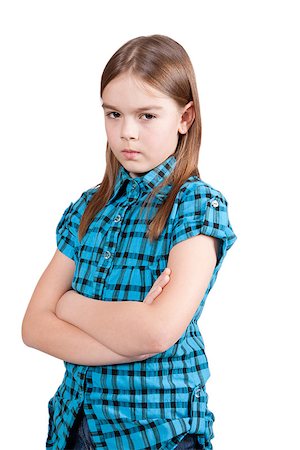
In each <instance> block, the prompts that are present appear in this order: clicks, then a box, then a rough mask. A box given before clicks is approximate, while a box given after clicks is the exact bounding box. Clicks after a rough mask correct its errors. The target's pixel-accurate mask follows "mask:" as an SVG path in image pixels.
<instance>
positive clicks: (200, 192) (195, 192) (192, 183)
mask: <svg viewBox="0 0 300 450" xmlns="http://www.w3.org/2000/svg"><path fill="white" fill-rule="evenodd" d="M180 193H181V195H182V197H181V200H184V199H185V198H186V197H187V196H188V197H189V198H190V197H191V196H195V198H199V197H203V198H206V199H212V198H215V197H217V198H219V199H221V200H223V202H224V203H225V204H226V205H227V200H226V198H225V196H224V194H223V193H222V192H221V191H220V190H219V189H217V188H216V187H215V186H213V185H212V184H210V183H208V182H207V181H204V180H202V179H201V178H199V177H198V176H197V175H192V176H190V177H189V178H188V179H187V180H186V181H185V183H184V184H183V185H182V186H181V189H180Z"/></svg>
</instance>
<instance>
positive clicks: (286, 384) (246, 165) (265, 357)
mask: <svg viewBox="0 0 300 450" xmlns="http://www.w3.org/2000/svg"><path fill="white" fill-rule="evenodd" d="M296 7H297V2H296V1H295V2H292V1H286V0H285V1H281V2H279V1H272V2H271V1H262V0H260V1H251V2H241V1H230V0H227V1H214V2H209V1H206V2H204V1H199V0H198V1H189V2H181V1H175V0H172V1H166V0H165V1H163V2H162V1H155V0H152V1H151V2H137V1H130V2H124V1H116V0H115V1H114V2H111V3H108V2H100V1H87V2H83V1H82V2H79V1H74V0H72V1H70V0H63V1H58V0H52V1H51V2H50V1H33V0H27V1H26V2H21V1H6V2H2V3H1V7H0V8H1V9H0V17H1V18H0V38H1V67H2V68H1V72H0V77H1V83H0V90H1V103H0V108H1V111H0V114H1V135H0V139H1V142H0V145H1V160H2V163H1V207H2V208H1V209H2V214H1V216H2V220H1V228H2V230H1V237H2V245H1V250H2V270H1V273H2V275H3V278H2V314H1V343H2V362H1V386H2V395H1V406H2V408H1V415H2V419H1V425H2V427H1V428H2V432H1V441H2V445H3V442H5V440H6V439H7V444H6V446H5V447H3V448H9V449H15V448H20V449H21V448H22V450H41V449H44V448H45V440H46V434H47V427H48V411H47V402H48V400H49V399H50V397H52V395H53V394H54V392H55V391H56V389H57V387H58V385H59V384H60V383H61V381H62V377H63V373H64V366H63V362H62V361H61V360H59V359H56V358H53V357H51V356H49V355H47V354H46V353H43V352H39V351H37V350H34V349H32V348H29V347H26V346H25V345H24V344H23V342H22V339H21V323H22V319H23V316H24V313H25V310H26V307H27V305H28V302H29V300H30V298H31V295H32V292H33V290H34V287H35V285H36V283H37V281H38V279H39V277H40V275H41V274H42V272H43V270H44V269H45V267H46V265H47V264H48V263H49V261H50V259H51V258H52V256H53V254H54V252H55V249H56V242H55V227H56V225H57V222H58V220H59V219H60V217H61V214H62V212H63V211H64V209H65V208H66V207H67V206H68V205H69V203H70V202H71V201H74V200H76V199H77V198H78V197H79V195H80V194H81V193H82V192H83V191H84V190H86V189H88V188H89V187H92V186H95V185H96V184H97V183H99V182H100V181H101V179H102V177H103V174H104V164H105V145H106V135H105V128H104V119H103V113H102V111H101V108H100V98H99V90H100V77H101V73H102V71H103V69H104V66H105V64H106V63H107V61H108V59H109V58H110V57H111V56H112V54H113V53H114V52H115V51H116V50H117V49H118V48H119V47H120V46H121V45H122V44H123V43H125V42H126V41H128V40H129V39H131V38H134V37H137V36H140V35H150V34H155V33H159V34H165V35H168V36H170V37H172V38H173V39H175V40H177V41H178V42H179V43H180V44H181V45H183V47H184V48H185V49H186V51H187V52H188V54H189V55H190V58H191V60H192V63H193V66H194V69H195V72H196V76H197V83H198V90H199V96H200V105H201V113H202V121H203V139H202V145H201V149H200V159H199V161H200V162H199V170H200V173H201V177H202V179H204V181H207V182H208V183H210V184H211V185H212V186H214V187H215V188H217V189H219V190H220V191H221V192H222V193H223V194H224V195H225V197H226V198H227V199H228V203H229V215H230V220H231V224H232V227H233V229H234V231H235V233H236V235H237V236H238V240H237V241H236V243H235V244H234V246H233V247H232V249H231V250H230V251H229V252H228V254H227V257H226V258H225V260H224V263H223V267H222V268H221V270H220V272H219V275H218V279H217V281H216V284H215V286H214V287H213V289H212V291H211V292H210V294H209V296H208V298H207V300H206V305H205V308H204V311H203V314H202V316H201V318H200V320H199V327H200V330H201V332H202V334H203V337H204V341H205V345H206V353H207V356H208V359H209V364H210V370H211V377H210V379H209V381H208V382H207V391H208V394H209V408H210V410H212V411H213V412H214V414H215V417H216V421H215V424H214V433H215V438H214V439H213V442H212V443H213V446H214V450H241V449H242V450H253V449H255V450H257V449H262V450H265V449H272V450H279V449H282V448H284V449H298V448H300V442H299V441H300V439H299V401H300V398H299V397H300V396H299V387H298V386H299V375H300V374H299V369H298V366H297V363H298V360H299V332H298V330H299V314H298V310H297V307H298V303H299V300H300V296H299V287H298V283H297V281H298V280H297V278H299V260H298V255H299V201H300V192H299V183H297V181H296V177H297V175H298V169H299V163H296V161H297V157H298V153H299V150H300V147H299V102H300V95H299V80H300V71H299V39H300V35H299V34H300V33H299V15H298V13H297V9H296Z"/></svg>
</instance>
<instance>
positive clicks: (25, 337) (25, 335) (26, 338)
mask: <svg viewBox="0 0 300 450" xmlns="http://www.w3.org/2000/svg"><path fill="white" fill-rule="evenodd" d="M21 337H22V341H23V343H24V344H25V345H27V346H28V347H31V346H32V345H31V338H30V326H29V324H28V320H27V319H26V318H24V319H23V322H22V327H21Z"/></svg>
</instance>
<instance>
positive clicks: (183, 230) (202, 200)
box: [170, 183, 237, 266]
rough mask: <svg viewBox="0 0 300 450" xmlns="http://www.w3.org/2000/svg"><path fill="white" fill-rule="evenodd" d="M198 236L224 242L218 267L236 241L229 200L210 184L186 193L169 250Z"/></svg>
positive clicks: (179, 208)
mask: <svg viewBox="0 0 300 450" xmlns="http://www.w3.org/2000/svg"><path fill="white" fill-rule="evenodd" d="M198 234H206V235H207V236H213V237H216V238H218V239H220V240H221V245H220V246H219V252H218V257H217V264H216V266H220V264H221V262H222V261H223V259H224V257H225V255H226V253H227V251H228V250H229V249H230V248H231V247H232V245H233V244H234V242H235V241H236V240H237V236H236V234H235V233H234V231H233V229H232V226H231V223H230V220H229V214H228V202H227V200H226V198H225V197H224V195H223V194H222V193H221V192H220V191H217V190H216V189H214V188H212V187H211V186H210V185H208V184H207V183H201V184H197V185H196V186H192V187H188V188H187V189H186V191H185V192H184V193H183V195H182V198H181V200H180V203H179V205H178V210H177V214H176V218H175V220H174V226H173V231H172V236H171V247H170V250H171V248H172V247H173V246H174V245H175V244H178V243H179V242H181V241H183V240H185V239H188V238H190V237H192V236H197V235H198Z"/></svg>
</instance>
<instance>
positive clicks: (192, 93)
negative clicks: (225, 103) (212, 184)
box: [78, 34, 201, 241]
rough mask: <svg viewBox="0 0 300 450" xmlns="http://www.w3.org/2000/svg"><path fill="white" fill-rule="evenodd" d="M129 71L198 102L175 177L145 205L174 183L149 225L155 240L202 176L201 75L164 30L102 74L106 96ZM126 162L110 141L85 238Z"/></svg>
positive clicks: (181, 102)
mask: <svg viewBox="0 0 300 450" xmlns="http://www.w3.org/2000/svg"><path fill="white" fill-rule="evenodd" d="M125 72H127V73H130V74H131V75H132V76H134V77H136V78H137V79H139V80H141V81H142V83H145V84H146V85H147V84H148V85H150V86H151V87H153V88H155V89H158V90H159V91H161V92H162V93H163V94H166V95H168V96H169V97H170V98H172V99H174V100H175V101H176V102H177V104H178V106H179V107H184V106H185V105H186V104H187V103H188V102H190V101H193V106H194V110H195V119H194V121H193V123H192V125H191V126H190V128H189V129H188V131H187V132H186V133H185V134H181V133H179V137H178V144H177V147H176V150H175V153H174V156H175V158H176V166H175V168H174V169H173V171H172V173H171V174H170V176H168V177H167V178H166V179H165V180H164V181H163V182H162V183H160V184H159V185H158V186H156V187H155V188H154V189H153V190H152V191H151V192H150V195H148V196H147V198H146V200H145V202H144V203H143V205H142V207H144V206H145V205H146V203H147V205H149V204H151V201H152V199H153V198H154V197H155V196H156V194H157V193H158V192H159V191H160V189H161V188H162V187H163V186H165V185H166V184H171V185H172V187H171V189H170V191H169V193H168V195H167V196H166V198H165V200H164V202H163V203H162V204H161V205H160V206H159V208H158V210H157V212H156V214H155V217H154V218H153V219H152V221H151V222H150V223H149V226H148V234H147V236H148V238H149V239H150V240H151V241H152V240H154V239H157V238H158V237H159V235H160V234H161V232H162V231H163V229H164V227H165V224H166V222H167V219H168V217H169V214H170V212H171V210H172V207H173V204H174V200H175V198H176V195H177V193H178V191H179V189H180V187H181V186H182V184H183V183H184V182H185V181H186V180H187V179H188V178H189V177H190V176H192V175H196V176H198V177H199V178H200V173H199V170H198V158H199V150H200V144H201V116H200V104H199V97H198V91H197V85H196V77H195V73H194V69H193V66H192V63H191V61H190V58H189V56H188V54H187V53H186V51H185V50H184V48H183V47H182V46H181V45H180V44H179V43H178V42H176V41H175V40H173V39H171V38H170V37H168V36H164V35H160V34H153V35H151V36H139V37H136V38H134V39H131V40H130V41H128V42H126V43H125V44H124V45H122V46H121V47H120V48H119V49H118V50H117V51H116V52H115V53H114V54H113V55H112V57H111V58H110V60H109V61H108V63H107V64H106V66H105V68H104V70H103V73H102V77H101V89H100V96H101V97H102V92H103V90H104V88H105V87H106V86H107V85H108V83H109V82H110V81H112V80H113V79H114V78H115V77H117V76H118V75H120V74H122V73H125ZM120 166H121V164H120V163H119V161H118V160H117V158H116V157H115V155H114V154H113V152H112V150H111V148H110V146H109V144H108V142H107V143H106V169H105V173H104V177H103V180H102V182H101V183H99V184H98V185H97V186H99V187H98V189H97V191H96V192H95V194H94V195H93V196H92V198H91V200H90V201H89V202H88V204H87V207H86V209H85V211H84V214H83V215H82V218H81V222H80V226H79V231H78V238H79V240H81V239H82V237H83V236H84V235H85V233H86V231H87V229H88V227H89V225H90V223H91V222H92V221H93V218H94V217H95V215H96V214H97V213H98V212H99V211H100V210H101V209H102V208H103V207H104V206H105V205H106V203H107V202H108V200H109V199H110V197H111V195H112V193H113V189H114V186H115V181H116V177H117V175H118V171H119V169H120Z"/></svg>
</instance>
